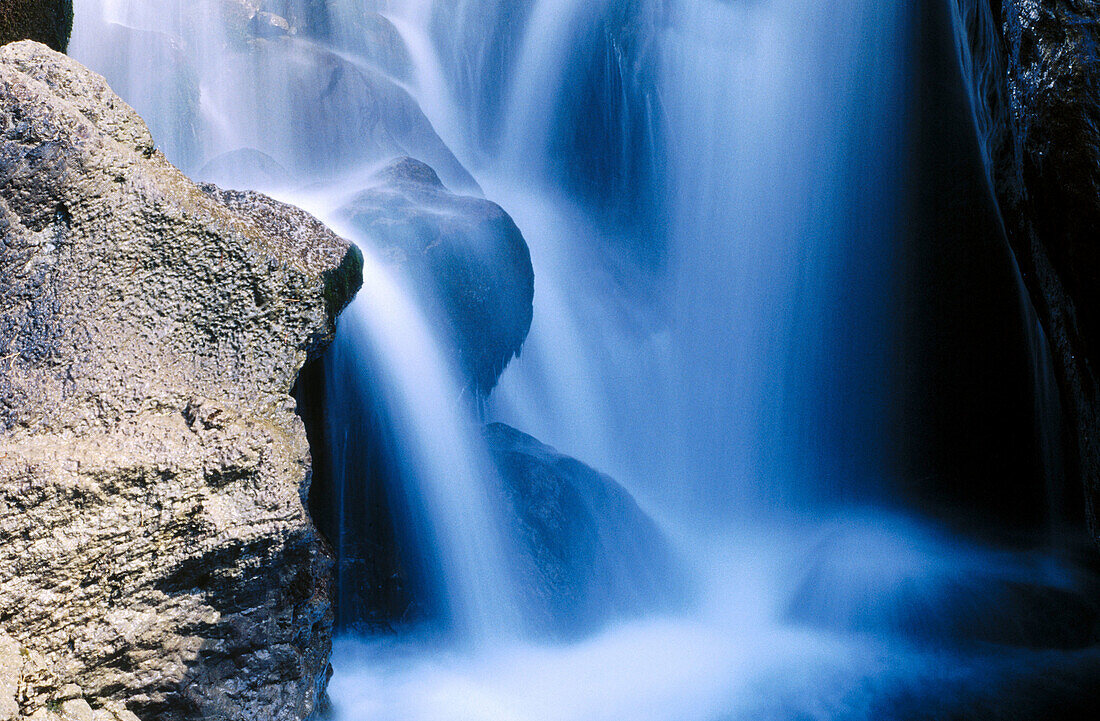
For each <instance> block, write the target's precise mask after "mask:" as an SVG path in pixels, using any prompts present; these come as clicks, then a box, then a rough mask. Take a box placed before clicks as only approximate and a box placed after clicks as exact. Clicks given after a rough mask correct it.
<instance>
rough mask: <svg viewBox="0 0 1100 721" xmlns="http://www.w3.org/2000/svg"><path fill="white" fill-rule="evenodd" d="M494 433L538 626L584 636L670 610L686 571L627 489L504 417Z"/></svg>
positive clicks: (489, 430) (493, 448) (489, 431)
mask: <svg viewBox="0 0 1100 721" xmlns="http://www.w3.org/2000/svg"><path fill="white" fill-rule="evenodd" d="M485 438H486V441H487V443H488V446H489V451H490V453H491V454H492V457H493V460H494V461H495V463H496V466H497V469H498V471H499V473H500V477H501V480H502V482H503V484H504V492H505V495H506V496H507V498H508V501H509V504H510V506H511V508H512V510H513V512H514V514H515V515H514V518H513V528H514V531H515V534H516V537H517V538H519V539H520V541H521V545H522V548H521V549H520V550H521V553H520V554H519V559H520V560H519V567H520V572H521V573H522V574H524V575H525V576H527V577H528V578H529V579H530V580H529V582H527V583H521V584H519V585H520V586H521V587H523V588H528V589H531V591H530V593H531V596H530V597H529V598H528V599H527V603H528V606H529V607H530V608H533V609H535V611H536V619H535V625H536V627H537V628H538V629H539V630H541V631H543V632H546V633H549V634H551V635H555V636H571V635H577V634H584V633H587V632H590V631H592V630H593V629H595V628H598V627H599V626H600V625H602V624H604V623H606V622H607V621H609V620H611V619H613V618H616V617H621V616H627V615H632V614H638V613H641V612H644V611H653V610H660V609H668V608H671V607H673V606H674V605H675V604H676V603H678V602H679V601H681V600H682V599H683V594H684V592H685V588H686V585H685V578H684V575H683V572H682V569H681V568H680V566H679V562H678V560H677V559H676V557H675V554H674V553H673V551H672V548H671V546H670V545H669V543H668V541H667V540H666V539H665V538H664V536H663V535H662V534H661V532H660V530H659V529H658V528H657V526H656V524H655V523H654V522H653V521H652V520H651V519H650V518H649V516H647V515H646V514H645V513H644V512H643V511H642V510H641V509H640V508H639V507H638V504H637V503H636V502H635V501H634V499H633V498H632V497H631V495H630V494H629V493H627V491H626V490H625V489H623V487H622V486H620V485H619V484H618V483H616V482H615V481H614V480H613V479H611V478H609V477H608V476H606V475H604V474H602V473H599V472H597V471H595V470H593V469H592V468H589V467H588V466H586V465H584V464H583V463H581V462H580V461H577V460H575V459H573V458H570V457H568V456H564V455H562V454H560V453H558V452H557V451H556V450H554V449H553V448H550V447H549V446H545V445H543V444H542V443H539V442H538V441H537V440H535V439H534V438H532V437H531V436H528V435H526V434H524V433H521V432H520V431H517V430H515V429H514V428H510V427H508V426H506V425H504V424H502V423H494V424H491V425H489V426H487V427H486V429H485Z"/></svg>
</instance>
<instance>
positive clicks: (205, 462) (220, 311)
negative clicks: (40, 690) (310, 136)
mask: <svg viewBox="0 0 1100 721" xmlns="http://www.w3.org/2000/svg"><path fill="white" fill-rule="evenodd" d="M0 238H2V245H0V275H2V277H4V278H5V281H6V282H5V284H4V285H3V287H0V297H2V301H0V359H2V363H3V365H4V373H3V375H2V376H0V629H2V630H3V631H5V632H6V633H8V634H9V635H11V636H12V637H13V638H15V639H16V640H17V641H18V642H20V643H21V644H23V645H24V646H26V647H27V648H28V649H30V650H31V651H33V652H35V653H39V654H41V655H42V656H43V657H44V659H45V660H46V662H47V663H48V664H49V666H50V667H51V668H52V669H53V671H54V673H55V674H56V676H57V678H58V679H59V680H60V681H61V682H62V683H66V684H67V683H76V684H79V685H80V687H81V688H82V689H83V690H84V692H86V693H87V694H88V695H89V696H88V699H89V700H90V701H91V702H92V705H93V706H95V705H102V704H104V703H106V702H108V701H119V702H124V703H126V704H127V705H128V707H129V709H130V710H131V711H134V712H135V713H137V714H138V715H139V716H140V717H142V718H146V719H165V720H173V719H190V718H203V719H242V718H264V719H301V718H304V717H306V716H308V715H309V714H310V713H311V712H312V711H313V710H314V709H315V707H316V705H317V703H318V701H319V699H320V696H321V694H322V693H323V686H324V682H325V679H326V673H327V666H328V653H329V645H330V628H331V611H330V609H329V602H328V588H327V583H328V568H329V565H330V561H329V559H328V556H327V552H326V550H325V547H324V545H323V543H322V542H321V540H320V538H319V536H318V534H317V532H316V530H315V528H314V526H313V524H312V523H311V521H310V520H309V518H308V516H307V514H306V512H305V510H304V506H303V500H304V497H305V495H306V494H307V493H308V487H309V477H310V470H309V449H308V446H307V443H306V438H305V434H304V430H303V428H302V424H301V421H300V420H299V419H298V418H297V416H295V414H294V402H293V400H292V399H291V398H290V396H289V395H288V393H289V391H290V389H291V386H292V385H293V383H294V381H295V378H296V376H297V374H298V372H299V369H300V368H301V367H302V365H303V364H304V363H305V362H306V360H307V358H308V357H309V356H310V354H312V353H315V352H316V351H318V350H319V349H320V348H321V347H322V346H323V345H324V343H325V342H326V341H327V339H329V338H330V337H331V334H332V333H333V331H334V321H335V317H334V316H335V313H336V312H337V311H338V310H340V309H341V308H342V307H343V305H344V304H346V302H347V301H348V300H350V297H351V294H352V292H353V291H354V290H355V289H356V288H357V284H358V283H359V282H360V279H361V273H360V267H361V259H360V257H359V255H358V253H357V251H354V250H353V249H351V248H350V246H349V245H348V244H347V243H346V242H345V241H343V240H341V239H340V238H338V237H336V236H335V235H333V234H331V233H330V232H328V231H327V230H326V229H324V227H323V226H321V225H320V224H319V223H318V222H317V221H315V220H314V219H312V218H311V217H310V216H308V215H306V214H305V213H303V212H301V211H299V210H297V209H294V208H291V207H289V206H285V205H282V204H280V203H277V202H275V201H273V200H270V199H268V198H266V197H264V196H260V195H258V194H254V193H234V192H231V191H221V190H218V189H217V188H214V187H212V186H204V188H200V187H199V186H196V185H194V184H193V183H191V182H190V181H189V180H188V179H187V178H186V177H184V176H183V175H182V174H181V173H179V171H177V170H176V169H175V168H173V167H172V166H171V165H170V164H169V163H168V162H167V161H166V160H165V159H164V157H163V155H161V154H160V153H159V152H158V151H157V150H156V149H155V148H154V145H153V140H152V138H151V137H150V135H149V132H148V130H147V129H146V126H145V124H144V123H143V122H142V121H141V119H140V118H139V117H138V116H137V115H136V113H134V111H133V110H131V109H130V108H129V107H128V106H127V105H125V104H124V103H123V102H122V101H121V100H119V98H118V97H117V96H115V95H114V94H113V93H112V92H111V90H110V88H108V86H107V84H106V82H105V81H104V80H103V79H102V78H101V77H99V76H98V75H95V74H94V73H91V72H89V71H87V70H86V69H84V68H82V67H81V66H80V65H78V64H77V63H75V62H73V61H71V60H69V59H68V58H66V57H64V56H62V55H59V54H56V53H53V52H51V51H49V50H48V49H46V48H45V47H44V46H41V45H37V44H34V43H29V42H24V43H18V44H13V45H9V46H6V47H5V48H3V49H0Z"/></svg>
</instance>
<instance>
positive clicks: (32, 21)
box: [0, 0, 73, 52]
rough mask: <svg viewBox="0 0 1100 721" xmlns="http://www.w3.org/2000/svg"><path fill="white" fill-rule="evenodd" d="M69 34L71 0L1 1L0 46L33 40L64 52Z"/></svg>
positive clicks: (71, 17) (71, 11)
mask: <svg viewBox="0 0 1100 721" xmlns="http://www.w3.org/2000/svg"><path fill="white" fill-rule="evenodd" d="M72 30H73V3H72V0H4V2H3V3H0V45H6V44H7V43H11V42H15V41H17V40H37V41H38V42H40V43H45V44H46V45H49V46H50V47H51V48H53V49H54V50H60V51H62V52H64V50H65V46H66V45H68V44H69V33H71V32H72Z"/></svg>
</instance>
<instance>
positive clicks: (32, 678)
mask: <svg viewBox="0 0 1100 721" xmlns="http://www.w3.org/2000/svg"><path fill="white" fill-rule="evenodd" d="M93 701H94V702H95V704H96V706H97V708H93V707H92V704H91V703H89V701H88V700H87V699H86V698H85V697H84V693H83V691H81V689H80V687H78V686H76V685H74V684H62V683H61V682H60V681H59V680H58V679H57V676H56V675H55V674H54V673H53V671H52V669H50V668H49V665H48V663H47V661H46V659H45V658H44V657H43V656H42V655H41V654H38V653H35V652H34V651H31V650H29V649H27V648H26V647H24V646H21V645H20V644H19V643H17V642H16V641H15V640H13V639H12V638H11V637H10V636H7V635H5V634H3V633H0V721H23V720H24V719H26V720H28V721H29V720H30V719H44V720H45V721H134V719H136V718H137V717H136V716H134V715H133V714H132V713H130V712H129V711H127V710H126V709H125V708H123V706H122V705H121V704H120V703H118V702H115V701H105V700H102V699H93Z"/></svg>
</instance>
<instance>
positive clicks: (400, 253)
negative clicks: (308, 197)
mask: <svg viewBox="0 0 1100 721" xmlns="http://www.w3.org/2000/svg"><path fill="white" fill-rule="evenodd" d="M374 182H375V185H374V186H373V187H371V188H369V189H367V190H364V191H363V192H361V193H359V194H358V195H356V196H355V197H354V198H353V199H352V200H351V201H350V202H349V203H347V204H346V205H345V206H344V207H343V208H342V209H341V210H340V215H341V216H342V217H343V218H344V219H345V220H346V221H347V222H348V223H349V224H350V225H351V227H352V228H354V229H355V230H356V231H357V232H358V233H359V234H360V236H361V238H362V240H363V241H364V242H365V243H368V244H370V245H372V246H373V247H375V248H377V249H378V251H379V252H380V254H381V255H382V256H383V257H385V258H387V259H389V260H391V261H393V262H394V263H396V264H398V265H400V266H401V267H402V268H403V269H404V270H405V271H406V272H407V274H408V275H409V276H410V277H411V278H412V280H413V281H414V282H415V283H416V285H417V287H418V288H420V289H421V290H425V291H430V292H432V293H434V297H427V301H428V304H429V306H430V305H432V304H434V305H436V306H438V307H439V309H440V311H441V314H442V316H443V322H444V324H445V325H447V326H448V327H449V330H450V334H451V337H452V340H453V341H454V343H455V346H456V353H457V357H458V359H459V367H460V368H461V370H463V371H464V372H465V374H466V377H467V378H468V379H469V380H470V382H471V384H472V385H473V387H474V388H475V390H477V391H478V392H479V393H481V394H485V395H487V394H488V393H489V391H491V390H492V388H493V387H494V386H495V385H496V382H497V379H498V378H499V377H500V374H501V372H503V370H504V367H505V366H506V365H507V364H508V362H509V361H511V359H512V358H513V357H514V356H516V355H519V352H520V349H521V348H522V346H523V341H524V340H525V339H526V338H527V332H528V330H529V329H530V327H531V318H532V313H533V306H532V303H533V300H534V292H535V277H534V270H533V269H532V267H531V254H530V252H529V251H528V249H527V244H526V242H524V240H523V235H522V234H521V233H520V231H519V228H517V227H516V224H515V223H514V222H512V219H511V218H510V217H509V216H508V214H507V213H505V212H504V210H502V209H501V207H500V206H498V205H497V204H495V203H492V202H490V201H488V200H484V199H482V198H474V197H468V196H460V195H455V194H454V193H451V192H450V191H449V190H447V188H446V187H444V185H443V183H442V182H441V181H440V179H439V177H438V176H437V175H436V174H435V171H434V170H432V168H430V167H428V166H427V165H425V164H424V163H421V162H420V161H417V160H413V159H412V158H402V159H399V160H397V161H394V162H393V163H391V164H390V165H388V166H387V167H386V168H384V169H383V170H381V171H380V172H379V173H378V174H377V175H376V176H375V178H374Z"/></svg>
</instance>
